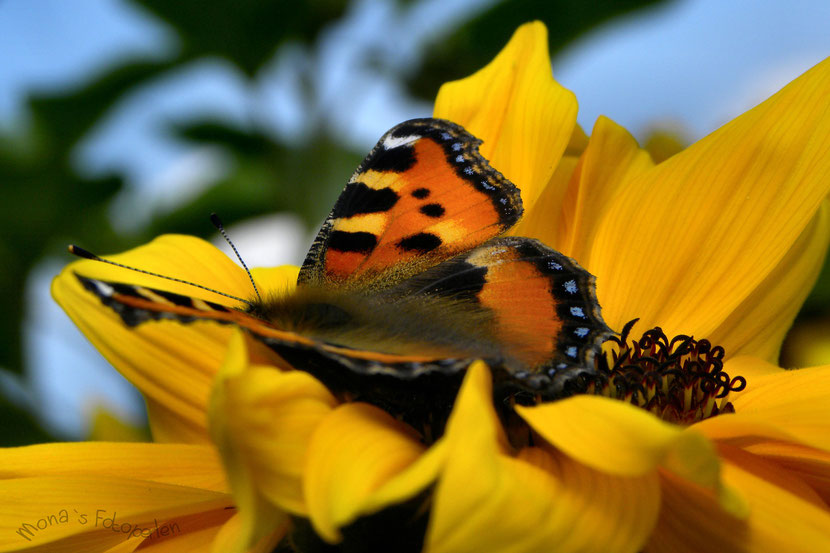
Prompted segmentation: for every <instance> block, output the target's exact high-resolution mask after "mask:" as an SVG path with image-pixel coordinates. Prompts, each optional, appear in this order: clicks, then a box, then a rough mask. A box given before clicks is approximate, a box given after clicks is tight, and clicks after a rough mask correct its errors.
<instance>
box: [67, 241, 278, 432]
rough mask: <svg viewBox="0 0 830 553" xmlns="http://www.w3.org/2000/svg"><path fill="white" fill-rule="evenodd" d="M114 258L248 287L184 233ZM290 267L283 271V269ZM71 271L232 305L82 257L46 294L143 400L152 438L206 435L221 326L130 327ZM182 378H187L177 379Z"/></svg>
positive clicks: (212, 283) (200, 280)
mask: <svg viewBox="0 0 830 553" xmlns="http://www.w3.org/2000/svg"><path fill="white" fill-rule="evenodd" d="M108 259H112V260H114V261H117V262H120V263H124V264H127V265H131V266H136V267H139V268H141V269H145V270H148V271H152V272H157V273H161V274H164V275H168V276H172V277H175V278H180V279H183V280H188V281H191V282H194V283H197V284H202V285H204V286H208V287H211V288H215V289H218V290H221V291H223V292H227V293H229V294H232V295H236V296H240V297H250V296H251V295H252V290H251V284H250V282H249V281H248V277H247V275H246V274H245V272H244V271H243V270H242V269H241V268H239V267H238V266H237V265H236V264H234V263H233V262H232V261H231V260H230V259H228V258H227V257H226V256H225V255H224V254H223V253H221V252H220V251H219V250H217V249H216V248H214V247H213V246H211V245H210V244H208V243H207V242H204V241H203V240H199V239H197V238H193V237H189V236H178V235H167V236H161V237H159V238H157V239H156V240H154V241H152V242H151V243H149V244H147V245H145V246H141V247H139V248H136V249H134V250H131V251H129V252H126V253H124V254H120V255H114V256H111V257H108ZM291 272H292V271H291V270H288V271H285V274H286V277H288V276H289V275H290V273H291ZM75 273H78V274H81V275H84V276H87V277H91V278H99V279H104V280H114V281H119V282H126V283H130V284H139V285H143V286H149V287H154V288H158V289H162V290H167V291H170V292H175V293H179V294H186V295H192V296H194V297H198V298H202V299H206V300H210V301H215V302H217V303H221V304H224V305H236V304H237V303H238V302H234V301H233V300H230V299H228V298H224V297H222V296H219V295H217V294H214V293H211V292H207V291H204V290H201V289H199V288H194V287H192V286H187V285H185V284H181V283H176V282H170V281H167V280H163V279H159V278H157V277H152V276H149V275H144V274H140V273H135V272H133V271H128V270H126V269H120V268H118V267H112V266H110V265H107V264H104V263H100V262H96V261H91V260H83V261H78V262H75V263H72V264H70V265H69V266H67V267H66V268H65V269H64V270H63V271H62V272H61V274H60V275H58V276H57V277H56V278H55V280H54V281H53V283H52V295H53V296H54V298H55V300H56V301H57V302H58V303H59V304H60V305H61V307H63V308H64V310H65V311H66V312H67V314H68V315H69V317H70V318H71V319H72V320H73V321H74V322H75V324H76V325H77V326H78V328H79V329H80V330H81V332H83V333H84V334H85V335H86V336H87V338H88V339H89V340H90V341H91V342H92V343H93V345H95V347H97V348H98V350H99V351H100V352H101V353H102V354H103V355H104V357H106V358H107V360H108V361H109V362H110V363H112V364H113V366H115V367H116V368H117V369H118V370H119V371H120V372H121V373H122V374H123V375H124V376H125V377H126V378H127V379H128V380H129V381H130V382H132V383H133V384H135V386H136V387H137V388H138V389H139V390H140V391H141V392H142V394H143V395H144V397H145V398H146V400H147V404H148V413H149V415H150V425H151V429H152V431H153V436H154V438H155V440H156V441H178V442H207V441H208V439H209V438H208V436H207V433H206V420H205V412H206V405H207V399H208V394H209V391H210V386H211V384H212V381H213V377H214V375H215V374H216V371H217V369H218V367H219V365H220V363H221V362H222V359H224V354H225V344H226V343H227V340H228V338H229V336H230V329H229V328H228V327H227V326H223V325H218V324H215V323H212V322H195V323H192V324H181V323H177V322H173V321H159V322H151V323H146V324H142V325H139V326H138V327H135V328H132V329H131V328H129V327H127V326H126V325H124V323H123V322H122V321H121V319H120V317H119V316H118V315H117V314H116V313H115V312H114V311H112V310H111V309H109V308H107V307H105V306H104V305H102V303H101V301H100V300H99V299H98V298H97V297H95V296H94V295H93V294H91V293H90V292H88V291H87V290H85V289H84V288H83V287H82V286H81V284H80V283H79V282H78V280H77V278H75ZM183 383H186V384H183Z"/></svg>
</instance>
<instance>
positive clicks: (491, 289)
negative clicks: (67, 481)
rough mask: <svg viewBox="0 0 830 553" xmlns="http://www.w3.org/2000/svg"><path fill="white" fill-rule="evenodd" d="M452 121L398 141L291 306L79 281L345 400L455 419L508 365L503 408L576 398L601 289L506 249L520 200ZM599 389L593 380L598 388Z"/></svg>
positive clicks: (499, 388) (515, 241) (353, 188)
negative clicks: (483, 368) (266, 353)
mask: <svg viewBox="0 0 830 553" xmlns="http://www.w3.org/2000/svg"><path fill="white" fill-rule="evenodd" d="M480 143H481V141H480V140H478V139H476V138H475V137H473V136H472V135H470V134H469V133H468V132H466V131H465V130H464V129H463V128H462V127H460V126H458V125H456V124H454V123H450V122H449V121H443V120H440V119H415V120H411V121H407V122H404V123H401V124H400V125H398V126H396V127H394V128H393V129H391V130H390V131H389V132H387V133H386V134H385V135H384V136H383V137H382V138H381V139H380V141H379V142H378V144H377V145H376V146H375V147H374V148H373V149H372V151H371V152H370V153H369V155H368V156H367V157H366V159H365V160H364V161H363V163H361V164H360V166H359V167H358V168H357V171H355V173H354V174H353V175H352V177H351V179H350V180H349V182H348V184H347V185H346V187H345V189H344V190H343V192H342V193H341V195H340V198H339V199H338V200H337V203H335V205H334V208H333V209H332V211H331V214H330V215H329V216H328V218H327V219H326V221H325V223H324V224H323V227H322V228H321V229H320V232H319V234H318V235H317V238H316V240H315V241H314V244H313V245H312V247H311V250H310V251H309V253H308V256H307V257H306V260H305V262H304V263H303V266H302V269H301V270H300V274H299V279H298V282H297V291H296V293H295V294H293V295H291V296H290V297H282V298H267V297H266V298H265V299H264V300H263V299H261V298H259V297H258V294H257V296H256V297H255V298H253V299H250V300H248V301H247V303H248V307H247V308H245V309H236V308H233V307H229V306H226V305H219V304H217V303H213V302H208V301H204V300H201V299H197V298H192V297H188V296H182V295H178V294H172V293H170V292H165V291H162V290H157V289H149V288H145V287H141V286H134V285H127V284H123V283H117V282H105V281H101V280H93V279H90V278H86V277H83V276H80V275H78V279H79V280H80V281H81V283H83V285H84V287H85V288H86V289H88V290H89V291H90V292H91V293H93V294H95V295H96V296H98V297H99V298H100V299H101V301H102V302H103V303H104V304H105V305H106V306H108V307H110V308H112V309H113V310H115V311H116V312H117V313H118V314H119V315H120V316H121V318H122V319H123V321H124V323H125V324H127V325H129V326H135V325H140V324H152V322H151V321H154V320H159V319H172V320H176V321H180V322H182V323H188V322H191V321H193V320H197V319H198V320H205V319H209V320H213V321H216V322H218V323H224V324H235V325H238V326H240V327H242V328H244V329H246V330H247V331H248V332H250V333H251V335H252V336H254V337H255V338H256V339H258V340H260V341H261V342H263V343H264V344H266V345H267V346H268V347H269V348H270V349H272V350H273V351H274V352H276V353H277V354H278V355H279V356H280V357H282V358H283V359H284V360H285V361H286V362H288V363H289V364H290V365H292V366H293V367H295V368H297V369H299V370H303V371H307V372H309V373H311V374H312V375H314V376H315V377H316V378H318V379H319V380H321V381H322V382H323V383H324V384H325V385H326V386H328V388H329V389H330V390H332V391H333V392H334V393H336V394H339V395H340V396H341V397H343V398H348V399H353V400H360V401H367V402H369V403H373V404H375V405H378V406H380V407H382V408H385V409H387V410H390V411H392V412H393V413H405V415H404V416H406V417H407V418H409V419H421V420H426V419H424V417H426V418H427V419H430V420H433V421H434V420H436V419H440V418H441V417H443V416H444V415H446V413H448V410H449V408H450V407H451V405H452V400H453V398H454V397H455V394H456V392H457V390H458V387H459V385H460V381H461V378H462V376H463V373H464V371H465V369H466V368H467V367H468V366H469V365H470V364H471V363H472V362H473V361H474V360H476V359H483V360H484V361H485V362H487V364H488V365H489V366H490V367H491V368H492V370H493V374H494V390H495V394H496V400H497V401H503V400H506V398H508V397H511V398H513V399H514V400H517V399H519V400H520V399H521V398H522V397H524V399H525V401H527V400H528V398H530V400H531V401H537V400H546V399H555V398H558V397H562V396H563V395H567V394H568V393H570V392H572V391H574V390H573V388H574V386H577V387H578V386H579V382H580V381H581V378H580V377H581V375H590V374H593V373H594V363H593V359H594V356H595V354H596V353H597V351H598V350H599V348H600V346H601V344H602V342H603V341H604V340H605V339H606V338H607V337H608V336H610V335H611V334H613V333H612V331H611V330H610V329H609V328H608V327H607V326H606V325H605V323H604V322H603V320H602V318H601V317H600V308H599V304H598V303H597V300H596V295H595V291H594V277H593V276H591V275H590V274H589V273H588V272H586V271H585V270H584V269H582V268H581V267H580V266H579V265H578V264H577V263H576V262H575V261H574V260H573V259H570V258H568V257H566V256H564V255H562V254H560V253H558V252H556V251H554V250H552V249H550V248H548V247H547V246H545V245H544V244H542V243H541V242H539V241H538V240H534V239H531V238H520V237H513V236H502V235H503V234H504V233H505V232H506V231H507V230H508V229H510V228H511V227H512V226H513V225H515V224H516V222H517V221H518V220H519V218H520V217H521V215H522V200H521V196H520V194H519V190H518V189H517V188H516V186H514V185H513V184H512V183H511V182H510V181H508V180H507V179H506V178H505V177H504V176H502V174H501V173H499V172H498V171H496V170H495V169H493V168H492V167H490V165H489V163H488V162H487V160H485V159H484V158H483V157H482V156H481V154H479V152H478V145H479V144H480ZM583 385H584V381H583Z"/></svg>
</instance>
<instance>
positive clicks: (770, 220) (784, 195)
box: [586, 59, 830, 337]
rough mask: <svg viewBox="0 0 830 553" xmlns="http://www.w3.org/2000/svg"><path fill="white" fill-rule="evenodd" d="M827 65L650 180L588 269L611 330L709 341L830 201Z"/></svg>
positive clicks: (624, 203) (611, 221) (616, 217)
mask: <svg viewBox="0 0 830 553" xmlns="http://www.w3.org/2000/svg"><path fill="white" fill-rule="evenodd" d="M828 98H830V59H828V60H825V61H824V62H822V63H820V64H819V65H817V66H816V67H814V68H813V69H811V70H810V71H808V72H807V73H805V74H804V75H802V76H801V77H799V78H798V79H796V80H795V81H794V82H792V83H791V84H790V85H788V86H787V87H785V88H784V89H783V90H782V91H780V92H779V93H778V94H776V95H775V96H773V97H772V98H770V99H769V100H767V101H766V102H764V103H763V104H761V105H759V106H758V107H756V108H754V109H752V110H750V111H749V112H747V113H745V114H744V115H742V116H740V117H738V118H737V119H735V120H734V121H732V122H731V123H728V124H727V125H725V126H724V127H722V128H721V129H719V130H717V131H715V132H714V133H712V134H711V135H709V136H708V137H706V138H704V139H702V140H701V141H699V142H697V143H696V144H693V145H692V146H690V147H689V148H687V149H686V150H684V151H683V152H681V153H679V154H677V155H675V156H673V157H672V158H670V159H668V160H666V161H665V162H664V163H661V164H660V165H658V166H656V167H655V168H653V169H652V170H649V171H646V172H645V173H643V174H641V175H639V176H638V177H636V178H633V179H631V181H630V182H629V184H628V185H627V187H626V192H625V194H621V195H619V196H618V197H617V199H616V200H615V202H614V204H613V205H612V206H610V208H609V210H608V212H607V214H606V216H605V218H604V220H603V221H602V222H601V223H600V227H599V230H598V232H597V235H596V239H595V245H594V248H592V255H591V259H590V261H589V262H588V263H586V265H587V266H588V267H589V268H590V269H591V270H592V271H593V272H594V273H595V274H596V275H597V277H598V288H597V292H598V296H599V300H600V304H602V306H603V316H604V318H605V320H606V321H607V322H608V324H609V325H610V326H611V327H612V328H621V327H622V325H623V324H624V323H625V322H627V321H628V320H630V319H632V318H634V317H640V318H641V323H640V324H642V325H643V326H644V327H646V328H648V327H652V326H661V327H662V328H663V329H664V330H665V331H666V334H668V335H669V336H673V335H676V334H694V335H696V336H699V337H706V336H708V335H710V334H711V333H712V332H713V331H714V330H716V329H717V328H718V326H719V325H720V324H722V323H723V321H724V320H725V319H726V318H727V317H728V316H729V314H730V313H732V312H733V311H734V310H735V309H736V308H737V307H738V306H739V305H740V304H741V303H742V302H743V301H744V300H746V299H747V298H748V297H749V296H750V294H752V292H753V291H754V290H756V289H757V288H758V287H759V286H760V284H761V283H762V282H763V281H764V280H765V279H766V278H767V276H768V275H769V274H770V273H771V272H772V271H773V269H774V268H775V267H777V266H778V264H779V263H780V262H781V260H782V259H783V258H784V257H785V256H786V254H787V252H788V251H789V250H790V248H791V247H792V246H793V244H794V243H795V242H796V240H797V239H798V237H799V236H800V235H801V233H802V232H803V231H804V229H805V228H806V227H807V225H808V224H809V222H810V221H811V220H812V219H813V217H814V216H815V214H816V211H817V210H818V208H819V205H820V204H821V202H822V201H823V200H824V198H825V197H826V196H827V194H828V191H830V110H828V104H829V103H830V101H829V100H828Z"/></svg>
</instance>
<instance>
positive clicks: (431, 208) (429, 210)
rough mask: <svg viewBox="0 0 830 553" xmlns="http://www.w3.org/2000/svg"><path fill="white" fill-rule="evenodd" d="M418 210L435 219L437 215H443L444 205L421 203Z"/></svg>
mask: <svg viewBox="0 0 830 553" xmlns="http://www.w3.org/2000/svg"><path fill="white" fill-rule="evenodd" d="M420 211H421V213H423V214H424V215H426V216H427V217H432V218H433V219H437V218H438V217H441V216H442V215H444V206H442V205H441V204H427V205H422V206H421V209H420Z"/></svg>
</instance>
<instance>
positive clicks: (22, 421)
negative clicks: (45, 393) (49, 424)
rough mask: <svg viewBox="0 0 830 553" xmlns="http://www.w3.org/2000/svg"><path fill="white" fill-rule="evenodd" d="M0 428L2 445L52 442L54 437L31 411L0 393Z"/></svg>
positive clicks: (12, 445) (11, 445) (13, 445)
mask: <svg viewBox="0 0 830 553" xmlns="http://www.w3.org/2000/svg"><path fill="white" fill-rule="evenodd" d="M0 421H2V424H1V425H0V430H1V431H2V445H3V447H15V446H21V445H31V444H39V443H44V442H54V441H55V437H54V436H52V435H51V434H50V433H49V432H47V431H46V430H44V429H43V427H42V426H41V425H40V423H39V422H37V420H36V419H35V417H33V416H32V414H31V413H28V412H27V411H25V410H23V409H21V408H20V407H18V406H16V405H14V404H12V403H10V402H9V401H8V400H7V399H6V398H4V397H3V396H2V395H0Z"/></svg>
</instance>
